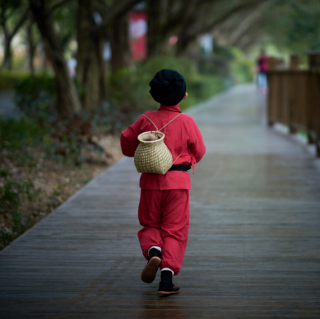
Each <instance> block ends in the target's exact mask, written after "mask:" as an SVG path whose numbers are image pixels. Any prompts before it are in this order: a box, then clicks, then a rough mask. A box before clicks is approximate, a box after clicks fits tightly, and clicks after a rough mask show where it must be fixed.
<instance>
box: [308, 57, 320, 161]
mask: <svg viewBox="0 0 320 319" xmlns="http://www.w3.org/2000/svg"><path fill="white" fill-rule="evenodd" d="M308 62H309V70H310V81H311V83H312V86H310V90H312V91H311V94H310V112H309V116H310V122H309V123H310V125H309V127H308V141H311V143H312V142H314V143H315V146H316V152H317V157H320V51H317V52H310V53H309V56H308Z"/></svg>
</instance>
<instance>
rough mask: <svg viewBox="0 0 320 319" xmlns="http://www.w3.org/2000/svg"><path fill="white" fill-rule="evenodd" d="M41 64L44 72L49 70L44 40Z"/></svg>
mask: <svg viewBox="0 0 320 319" xmlns="http://www.w3.org/2000/svg"><path fill="white" fill-rule="evenodd" d="M40 64H41V70H42V71H43V72H46V71H47V54H46V50H45V48H44V44H43V42H41V43H40Z"/></svg>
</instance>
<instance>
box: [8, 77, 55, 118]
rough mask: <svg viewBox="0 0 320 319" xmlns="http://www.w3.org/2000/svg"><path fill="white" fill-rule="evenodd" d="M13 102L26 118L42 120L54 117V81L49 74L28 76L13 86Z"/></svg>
mask: <svg viewBox="0 0 320 319" xmlns="http://www.w3.org/2000/svg"><path fill="white" fill-rule="evenodd" d="M14 101H15V103H16V104H17V105H18V107H19V108H20V109H21V110H22V112H23V113H24V114H26V115H28V116H31V117H34V116H37V117H38V118H42V119H43V120H45V118H44V117H45V116H46V115H49V114H51V115H52V117H55V116H56V107H55V103H56V87H55V80H54V78H53V77H52V76H51V75H49V74H46V73H44V74H39V75H30V76H28V77H25V78H24V79H22V80H21V81H19V82H18V83H16V85H15V96H14Z"/></svg>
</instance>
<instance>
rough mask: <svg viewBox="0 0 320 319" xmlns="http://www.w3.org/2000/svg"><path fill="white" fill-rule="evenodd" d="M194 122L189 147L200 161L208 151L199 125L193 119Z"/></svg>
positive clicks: (197, 160)
mask: <svg viewBox="0 0 320 319" xmlns="http://www.w3.org/2000/svg"><path fill="white" fill-rule="evenodd" d="M192 122H193V123H192V128H193V130H192V133H191V136H190V140H189V148H190V151H191V152H192V154H193V156H194V158H195V160H196V162H197V163H198V162H200V160H201V159H202V157H203V155H204V154H205V152H206V146H205V145H204V141H203V137H202V134H201V132H200V130H199V127H198V125H197V124H196V122H195V121H194V120H193V119H192Z"/></svg>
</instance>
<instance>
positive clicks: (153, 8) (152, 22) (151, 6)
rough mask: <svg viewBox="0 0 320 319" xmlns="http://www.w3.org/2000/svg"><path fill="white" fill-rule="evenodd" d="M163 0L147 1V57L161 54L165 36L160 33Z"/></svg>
mask: <svg viewBox="0 0 320 319" xmlns="http://www.w3.org/2000/svg"><path fill="white" fill-rule="evenodd" d="M163 3H164V2H163V0H152V1H148V2H147V15H148V16H147V19H148V34H147V48H148V58H152V57H154V56H158V55H161V54H162V53H163V51H164V50H163V46H164V43H165V40H166V39H165V38H164V35H163V33H162V26H163V21H162V20H163V11H164V10H162V9H163V8H162V7H163Z"/></svg>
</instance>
